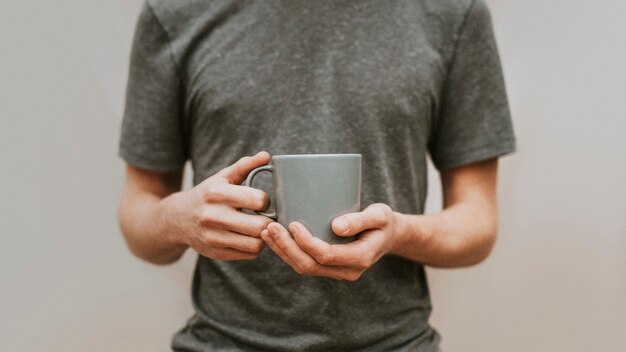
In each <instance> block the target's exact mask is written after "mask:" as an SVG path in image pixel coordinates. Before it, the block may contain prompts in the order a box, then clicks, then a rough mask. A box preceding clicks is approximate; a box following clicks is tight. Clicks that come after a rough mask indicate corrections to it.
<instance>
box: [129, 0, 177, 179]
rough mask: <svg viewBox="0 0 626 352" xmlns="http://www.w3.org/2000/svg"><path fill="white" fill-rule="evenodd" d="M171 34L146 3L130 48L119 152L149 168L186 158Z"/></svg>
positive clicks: (167, 167)
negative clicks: (169, 34) (169, 35)
mask: <svg viewBox="0 0 626 352" xmlns="http://www.w3.org/2000/svg"><path fill="white" fill-rule="evenodd" d="M179 73H180V72H179V70H178V67H177V65H176V62H175V61H174V56H173V52H172V49H171V46H170V41H169V37H168V35H167V33H166V31H165V29H164V28H163V26H162V25H161V23H160V22H159V20H158V19H157V17H156V16H155V14H154V13H153V11H152V9H151V8H150V7H149V5H148V4H147V3H146V4H145V5H144V7H143V9H142V11H141V14H140V15H139V20H138V22H137V27H136V29H135V36H134V40H133V46H132V50H131V58H130V68H129V74H128V83H127V87H126V103H125V109H124V117H123V120H122V129H121V138H120V144H119V155H120V157H122V159H124V160H125V161H126V162H128V163H129V164H131V165H133V166H136V167H139V168H143V169H147V170H153V171H177V170H180V169H182V168H183V166H184V164H185V161H186V160H187V154H186V147H185V135H184V127H183V108H182V106H183V104H182V94H183V89H182V85H181V79H180V75H179Z"/></svg>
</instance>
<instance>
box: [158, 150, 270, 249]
mask: <svg viewBox="0 0 626 352" xmlns="http://www.w3.org/2000/svg"><path fill="white" fill-rule="evenodd" d="M268 160H269V155H268V154H267V153H265V152H262V153H259V154H257V155H255V156H252V157H243V158H241V159H239V161H237V162H236V163H234V164H233V165H231V166H229V167H227V168H225V169H222V170H221V171H219V172H218V173H216V174H215V175H213V176H211V177H209V178H207V179H206V180H204V181H203V182H202V183H200V184H198V185H197V186H196V187H194V188H192V189H191V190H189V191H187V192H182V193H180V194H179V196H178V197H176V200H177V204H175V205H173V206H172V208H171V210H172V216H171V217H170V218H171V219H172V221H170V222H169V226H171V231H172V232H175V233H178V235H179V236H180V241H181V242H183V243H185V244H186V245H188V246H189V247H191V248H193V249H194V250H195V251H196V252H198V253H199V254H201V255H203V256H205V257H209V258H213V259H220V260H240V259H254V258H256V257H257V255H258V254H259V252H260V251H261V250H262V249H263V247H264V245H265V242H263V240H262V239H261V238H260V236H261V232H262V231H263V230H264V229H265V228H266V226H267V225H268V224H269V223H270V222H272V220H271V219H269V218H267V217H265V216H262V215H256V214H255V215H250V214H245V213H242V212H241V211H240V209H241V208H246V209H251V210H265V209H266V208H267V207H268V205H269V197H268V195H267V194H266V193H265V192H263V191H261V190H259V189H255V188H251V187H246V186H241V185H239V184H240V183H241V182H242V181H243V180H244V179H245V178H246V176H247V175H248V173H249V172H250V171H251V170H252V169H254V168H256V167H258V166H261V165H264V164H266V163H267V162H268Z"/></svg>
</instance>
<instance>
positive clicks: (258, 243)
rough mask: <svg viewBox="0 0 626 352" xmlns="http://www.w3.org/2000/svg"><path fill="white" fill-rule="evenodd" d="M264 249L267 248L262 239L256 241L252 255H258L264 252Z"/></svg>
mask: <svg viewBox="0 0 626 352" xmlns="http://www.w3.org/2000/svg"><path fill="white" fill-rule="evenodd" d="M264 247H265V241H263V240H261V239H256V241H255V242H254V244H253V245H252V251H253V252H252V253H253V254H256V255H258V254H259V253H260V252H261V251H262V250H263V248H264Z"/></svg>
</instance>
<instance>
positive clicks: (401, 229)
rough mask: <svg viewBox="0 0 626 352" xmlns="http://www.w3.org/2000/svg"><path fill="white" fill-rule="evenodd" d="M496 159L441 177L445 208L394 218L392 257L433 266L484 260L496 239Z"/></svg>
mask: <svg viewBox="0 0 626 352" xmlns="http://www.w3.org/2000/svg"><path fill="white" fill-rule="evenodd" d="M497 170H498V161H497V159H492V160H488V161H484V162H480V163H476V164H471V165H469V166H464V167H460V168H457V169H453V170H450V171H444V172H442V173H441V180H442V186H443V196H444V209H443V210H442V211H441V212H439V213H436V214H431V215H407V214H396V215H395V216H396V217H397V218H398V220H397V221H396V227H397V228H396V231H395V233H396V240H395V241H394V242H395V246H394V248H393V249H392V250H391V251H390V253H391V254H396V255H399V256H402V257H405V258H408V259H411V260H415V261H418V262H420V263H424V264H427V265H430V266H435V267H460V266H467V265H472V264H477V263H479V262H481V261H482V260H484V259H485V258H486V257H487V256H488V255H489V253H490V252H491V248H492V247H493V244H494V242H495V239H496V233H497V222H498V221H497V219H498V216H497V201H496V178H497Z"/></svg>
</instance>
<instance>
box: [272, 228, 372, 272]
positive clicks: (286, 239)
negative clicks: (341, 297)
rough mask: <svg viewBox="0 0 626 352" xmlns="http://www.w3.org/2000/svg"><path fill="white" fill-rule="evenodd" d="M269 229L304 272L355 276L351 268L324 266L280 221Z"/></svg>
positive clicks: (280, 245)
mask: <svg viewBox="0 0 626 352" xmlns="http://www.w3.org/2000/svg"><path fill="white" fill-rule="evenodd" d="M267 229H268V232H269V234H270V237H271V238H272V239H273V240H274V242H275V243H276V245H277V246H278V247H279V248H280V249H281V250H282V251H283V252H284V253H285V255H287V256H288V257H289V258H290V259H291V260H292V261H293V263H294V264H295V265H296V266H297V267H298V268H299V269H300V272H301V273H302V274H306V275H317V276H328V277H333V278H346V279H349V280H350V279H352V278H353V277H354V276H355V273H354V271H353V270H351V269H349V268H344V267H338V266H334V267H333V266H324V265H321V264H320V263H318V262H317V261H316V260H315V259H314V258H313V257H311V256H310V255H309V254H308V253H306V252H305V251H304V250H302V249H301V248H300V247H299V246H298V244H297V243H296V242H295V240H294V238H293V237H292V236H291V234H290V233H289V231H287V229H285V228H284V227H283V226H282V225H280V224H279V223H276V222H274V223H271V224H269V225H268V227H267ZM359 275H360V274H359Z"/></svg>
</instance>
